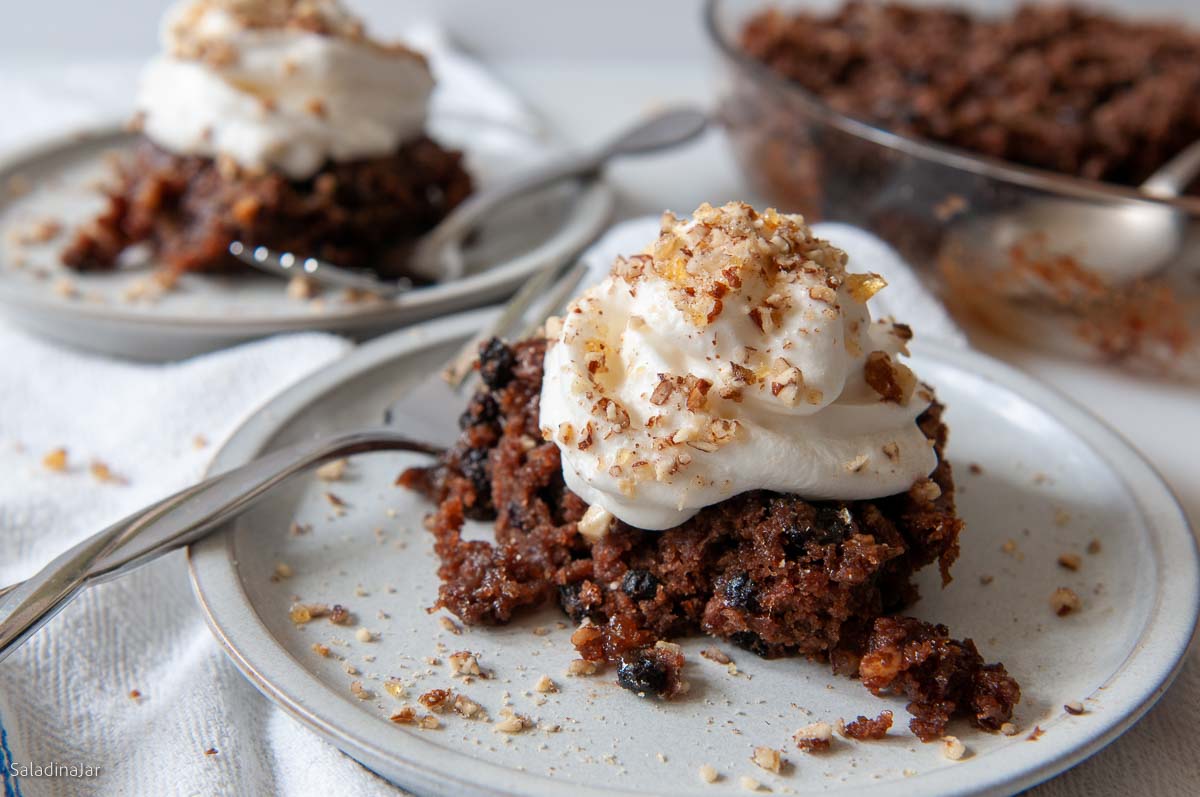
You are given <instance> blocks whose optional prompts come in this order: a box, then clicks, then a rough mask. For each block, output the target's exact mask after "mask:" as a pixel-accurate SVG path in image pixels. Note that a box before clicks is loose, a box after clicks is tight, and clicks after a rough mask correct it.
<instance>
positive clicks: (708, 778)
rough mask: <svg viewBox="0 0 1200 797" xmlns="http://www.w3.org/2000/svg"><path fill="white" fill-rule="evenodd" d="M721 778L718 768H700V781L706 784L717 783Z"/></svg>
mask: <svg viewBox="0 0 1200 797" xmlns="http://www.w3.org/2000/svg"><path fill="white" fill-rule="evenodd" d="M719 777H721V776H720V774H719V773H718V772H717V768H716V767H714V766H713V765H712V764H705V765H703V766H702V767H700V780H702V781H704V782H705V783H716V782H717V778H719Z"/></svg>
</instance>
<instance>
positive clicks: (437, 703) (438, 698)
mask: <svg viewBox="0 0 1200 797" xmlns="http://www.w3.org/2000/svg"><path fill="white" fill-rule="evenodd" d="M453 697H454V695H453V694H452V693H451V691H450V690H449V689H430V690H429V691H428V692H425V693H424V694H422V695H421V696H420V697H418V698H417V702H418V703H420V704H421V705H422V706H424V707H425V708H427V709H429V710H430V711H438V712H441V711H445V710H446V709H447V708H448V707H449V706H450V705H451V701H452V699H453Z"/></svg>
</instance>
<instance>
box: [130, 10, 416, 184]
mask: <svg viewBox="0 0 1200 797" xmlns="http://www.w3.org/2000/svg"><path fill="white" fill-rule="evenodd" d="M162 45H163V49H164V52H163V53H161V54H160V55H158V56H156V57H155V58H154V59H153V60H152V61H151V62H150V63H149V64H148V65H147V66H146V68H145V69H144V71H143V73H142V77H141V83H140V87H139V92H138V98H137V108H138V112H139V117H140V119H141V128H142V131H143V132H144V133H145V135H147V136H148V137H149V138H150V139H151V140H153V141H154V142H155V143H156V144H158V145H159V146H161V147H162V148H164V149H166V150H169V151H171V152H174V153H176V154H180V155H201V156H206V157H214V158H216V157H222V156H224V157H225V158H228V159H230V160H231V161H232V162H233V163H235V164H236V165H237V166H240V167H243V168H245V169H249V170H253V171H267V170H271V171H278V172H282V173H283V174H284V175H286V176H287V177H289V178H292V179H297V180H299V179H304V178H306V177H310V176H312V175H313V174H314V173H315V172H316V171H317V170H318V169H320V167H321V166H322V164H324V163H325V162H326V161H327V160H330V159H332V160H337V161H344V160H353V159H358V158H368V157H373V156H380V155H387V154H390V153H392V152H394V151H395V150H396V148H397V147H398V146H399V145H400V144H402V143H403V142H405V141H407V140H410V139H412V138H415V137H416V136H418V135H420V134H421V132H422V129H423V127H424V124H425V115H426V109H427V106H428V103H429V94H430V91H431V90H432V88H433V78H432V76H431V75H430V72H429V67H428V65H427V64H426V62H425V59H424V57H423V56H422V55H420V54H419V53H416V52H414V51H412V50H410V49H408V48H406V47H403V46H400V45H388V44H382V43H380V42H377V41H375V40H373V39H371V38H369V37H368V36H367V35H366V33H365V32H364V29H363V25H362V23H361V22H360V21H359V20H358V19H356V18H355V17H354V16H352V15H351V14H350V13H349V12H348V11H346V10H345V9H344V8H343V7H342V6H341V5H340V4H339V3H337V2H336V0H184V2H181V3H179V4H178V5H176V6H174V7H173V8H171V9H170V10H169V11H168V12H167V14H166V16H165V18H164V20H163V30H162Z"/></svg>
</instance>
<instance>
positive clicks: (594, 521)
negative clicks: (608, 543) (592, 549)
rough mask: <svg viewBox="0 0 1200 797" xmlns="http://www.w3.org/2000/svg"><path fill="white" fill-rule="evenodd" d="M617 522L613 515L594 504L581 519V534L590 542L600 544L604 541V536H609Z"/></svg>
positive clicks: (579, 525) (579, 527)
mask: <svg viewBox="0 0 1200 797" xmlns="http://www.w3.org/2000/svg"><path fill="white" fill-rule="evenodd" d="M615 520H616V518H615V517H613V515H612V513H611V512H609V511H608V510H606V509H605V508H604V507H602V506H600V505H599V504H592V505H591V506H589V507H588V508H587V511H586V512H584V513H583V517H582V518H580V519H579V523H578V526H577V527H578V529H579V533H580V534H582V535H583V537H584V539H586V540H589V541H590V542H598V541H599V540H602V539H604V535H606V534H608V530H609V529H610V528H611V527H612V524H613V522H614V521H615Z"/></svg>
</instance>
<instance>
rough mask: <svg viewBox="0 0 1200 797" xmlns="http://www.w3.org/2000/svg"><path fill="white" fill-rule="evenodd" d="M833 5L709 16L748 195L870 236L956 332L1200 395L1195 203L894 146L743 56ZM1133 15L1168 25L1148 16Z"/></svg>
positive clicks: (899, 141) (713, 5)
mask: <svg viewBox="0 0 1200 797" xmlns="http://www.w3.org/2000/svg"><path fill="white" fill-rule="evenodd" d="M914 4H916V3H914ZM832 5H834V4H832V3H828V2H826V3H820V4H815V3H796V2H791V3H788V2H769V1H768V2H754V1H752V0H707V3H706V5H705V11H704V13H705V26H706V28H707V31H708V34H709V36H710V38H711V40H712V44H713V45H714V48H715V50H716V52H717V53H718V55H719V58H720V62H721V65H722V71H723V75H724V79H723V81H722V86H721V95H720V116H721V119H722V122H723V124H724V126H725V127H726V129H727V132H728V136H729V139H730V142H731V144H732V146H733V149H734V152H735V154H736V157H737V159H738V161H739V163H740V164H741V167H742V169H743V171H744V172H745V174H746V176H747V178H748V179H749V181H750V183H751V185H752V186H753V188H754V190H755V191H756V192H757V193H759V194H761V195H762V197H763V198H764V199H765V200H767V201H769V202H770V203H772V204H773V205H775V206H776V207H778V208H779V209H781V210H787V211H790V212H800V213H803V214H805V215H806V216H807V217H808V218H809V220H818V219H827V220H837V221H844V222H848V223H851V224H856V225H858V226H861V227H864V228H866V229H868V230H871V231H873V232H874V233H876V234H877V235H879V236H881V237H882V238H884V239H885V240H887V241H888V242H889V243H891V244H892V245H893V246H894V247H896V248H897V249H898V250H899V251H900V252H901V254H903V255H904V256H905V257H906V258H907V259H908V260H909V261H910V262H912V263H913V264H914V265H915V266H917V267H918V269H919V270H920V272H921V274H922V275H923V276H924V277H925V278H926V279H927V281H928V282H929V284H930V285H932V286H933V287H934V288H935V290H936V291H937V292H938V294H939V295H940V296H941V297H942V298H943V300H944V301H945V302H946V304H947V306H948V307H949V308H950V309H951V310H952V311H953V312H954V313H956V314H957V315H958V316H959V317H960V318H961V319H962V320H967V321H969V320H977V321H982V322H983V323H985V324H987V325H988V326H990V327H992V328H994V329H996V330H998V331H1000V332H1003V333H1005V334H1007V335H1009V336H1011V337H1014V338H1017V339H1019V340H1021V341H1023V342H1025V343H1027V344H1030V345H1036V346H1039V347H1043V348H1049V349H1054V350H1058V351H1062V352H1067V353H1070V354H1072V355H1076V356H1084V357H1088V358H1093V359H1103V360H1106V361H1110V362H1114V363H1119V364H1121V365H1123V366H1127V367H1130V368H1134V369H1136V370H1140V371H1143V372H1152V373H1155V374H1158V375H1168V376H1172V377H1176V378H1182V379H1187V380H1192V381H1200V198H1196V197H1181V198H1173V199H1156V198H1152V197H1150V196H1148V195H1147V194H1144V193H1142V192H1140V191H1139V190H1137V189H1134V188H1129V187H1124V186H1119V185H1114V184H1110V183H1101V182H1098V181H1093V180H1086V179H1082V178H1077V177H1072V176H1067V175H1063V174H1059V173H1056V172H1051V171H1046V170H1042V169H1034V168H1028V167H1024V166H1019V165H1016V164H1013V163H1009V162H1006V161H1002V160H997V159H995V158H990V157H986V156H982V155H977V154H974V153H972V152H969V151H966V150H963V149H958V148H955V147H950V146H945V145H941V144H935V143H930V142H927V141H921V140H916V139H913V138H908V137H905V136H901V135H897V134H894V133H891V132H888V131H887V130H884V129H881V128H879V127H875V126H872V125H870V124H867V123H865V122H862V121H859V120H856V119H853V118H851V117H849V116H846V115H843V114H841V113H839V112H837V111H835V110H834V109H832V108H831V107H830V106H828V105H826V104H825V103H824V102H823V101H822V100H821V99H820V98H819V97H817V96H816V95H815V94H813V93H811V92H809V91H807V90H806V89H804V88H801V87H800V86H799V85H797V84H795V83H792V82H790V81H787V80H786V79H784V78H783V77H781V76H780V75H778V74H776V73H775V72H773V71H771V70H770V69H769V68H767V67H766V66H765V65H764V64H762V63H761V62H759V61H757V60H755V59H753V58H752V57H750V56H749V55H747V54H745V53H744V52H743V51H742V50H741V49H740V47H739V44H738V35H739V32H740V31H741V29H742V26H743V24H744V22H745V20H747V19H748V18H749V17H750V16H752V15H754V14H755V13H758V12H761V11H763V10H765V9H767V8H771V7H776V8H782V9H783V10H785V11H786V10H788V8H796V7H799V6H805V7H809V8H828V7H831V6H832ZM1005 5H1011V4H1006V3H990V4H988V9H989V10H991V11H993V12H995V11H999V10H1002V9H1003V7H1004V6H1005ZM1136 11H1137V13H1138V14H1144V15H1146V16H1158V17H1162V16H1163V15H1164V13H1167V14H1168V15H1169V12H1165V11H1164V10H1163V9H1162V8H1160V9H1159V12H1160V13H1158V14H1157V15H1156V14H1155V8H1154V5H1153V3H1150V4H1141V5H1139V6H1138V8H1137V10H1136ZM1123 13H1124V12H1123ZM1176 13H1177V10H1176ZM1198 57H1200V56H1198Z"/></svg>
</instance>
